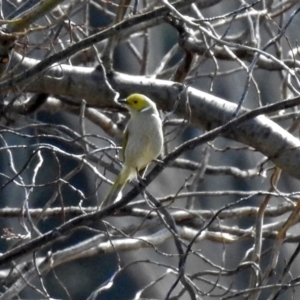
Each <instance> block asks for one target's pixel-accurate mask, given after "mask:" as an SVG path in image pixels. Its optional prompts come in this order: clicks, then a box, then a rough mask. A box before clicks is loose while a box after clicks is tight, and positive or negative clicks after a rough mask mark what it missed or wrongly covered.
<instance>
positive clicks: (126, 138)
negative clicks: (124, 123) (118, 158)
mask: <svg viewBox="0 0 300 300" xmlns="http://www.w3.org/2000/svg"><path fill="white" fill-rule="evenodd" d="M128 139H129V131H128V130H127V128H126V129H125V131H124V134H123V140H122V160H123V162H124V161H125V150H126V146H127V143H128Z"/></svg>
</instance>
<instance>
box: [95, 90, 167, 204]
mask: <svg viewBox="0 0 300 300" xmlns="http://www.w3.org/2000/svg"><path fill="white" fill-rule="evenodd" d="M118 102H119V103H120V104H123V105H125V106H126V107H127V109H128V110H129V113H130V120H129V122H128V124H127V126H126V129H125V132H124V137H123V143H122V153H123V160H124V164H123V168H122V170H121V172H120V174H119V175H118V177H117V178H116V180H115V182H114V184H113V185H112V186H111V188H110V190H109V192H108V194H107V195H106V197H105V199H104V200H103V202H102V203H101V205H100V208H103V207H106V206H108V205H111V204H112V203H113V202H114V201H115V200H116V199H117V198H118V195H119V193H120V192H121V191H122V189H123V188H124V186H125V184H126V182H127V181H129V180H132V179H133V178H136V177H137V174H138V172H140V171H143V170H145V169H146V168H147V166H148V165H149V164H150V163H151V161H152V160H154V159H155V158H157V157H158V156H159V154H160V153H161V150H162V146H163V132H162V122H161V119H160V117H159V113H158V110H157V108H156V105H155V103H154V102H153V101H152V100H150V99H149V98H148V97H146V96H145V95H142V94H132V95H130V96H129V97H127V98H126V99H120V100H118Z"/></svg>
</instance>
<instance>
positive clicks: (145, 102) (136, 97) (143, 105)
mask: <svg viewBox="0 0 300 300" xmlns="http://www.w3.org/2000/svg"><path fill="white" fill-rule="evenodd" d="M118 102H119V103H121V104H124V105H125V106H126V107H127V108H128V109H129V111H137V112H139V111H142V110H144V109H147V108H148V107H149V108H150V107H153V108H155V104H154V102H153V101H152V100H150V99H149V98H148V97H146V96H145V95H142V94H131V95H130V96H128V97H127V98H126V99H120V100H118Z"/></svg>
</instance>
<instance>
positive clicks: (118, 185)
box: [99, 168, 136, 209]
mask: <svg viewBox="0 0 300 300" xmlns="http://www.w3.org/2000/svg"><path fill="white" fill-rule="evenodd" d="M134 174H136V171H135V170H134V169H132V168H123V169H122V170H121V172H120V174H119V175H118V176H117V178H116V180H115V182H114V184H113V185H112V186H111V187H110V189H109V191H108V193H107V195H106V196H105V198H104V200H103V201H102V203H101V204H100V207H99V209H101V208H104V207H106V206H109V205H111V204H113V203H114V201H115V200H116V199H117V198H118V195H119V193H120V192H122V190H123V188H124V186H125V184H126V182H127V181H128V180H131V179H132V177H134Z"/></svg>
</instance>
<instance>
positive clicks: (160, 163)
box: [153, 158, 164, 166]
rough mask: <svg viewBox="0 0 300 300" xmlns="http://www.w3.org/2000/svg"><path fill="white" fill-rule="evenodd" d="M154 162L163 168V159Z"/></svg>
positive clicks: (156, 159)
mask: <svg viewBox="0 0 300 300" xmlns="http://www.w3.org/2000/svg"><path fill="white" fill-rule="evenodd" d="M153 162H155V163H157V164H159V165H161V166H163V165H164V161H163V160H161V159H158V158H155V159H153Z"/></svg>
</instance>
